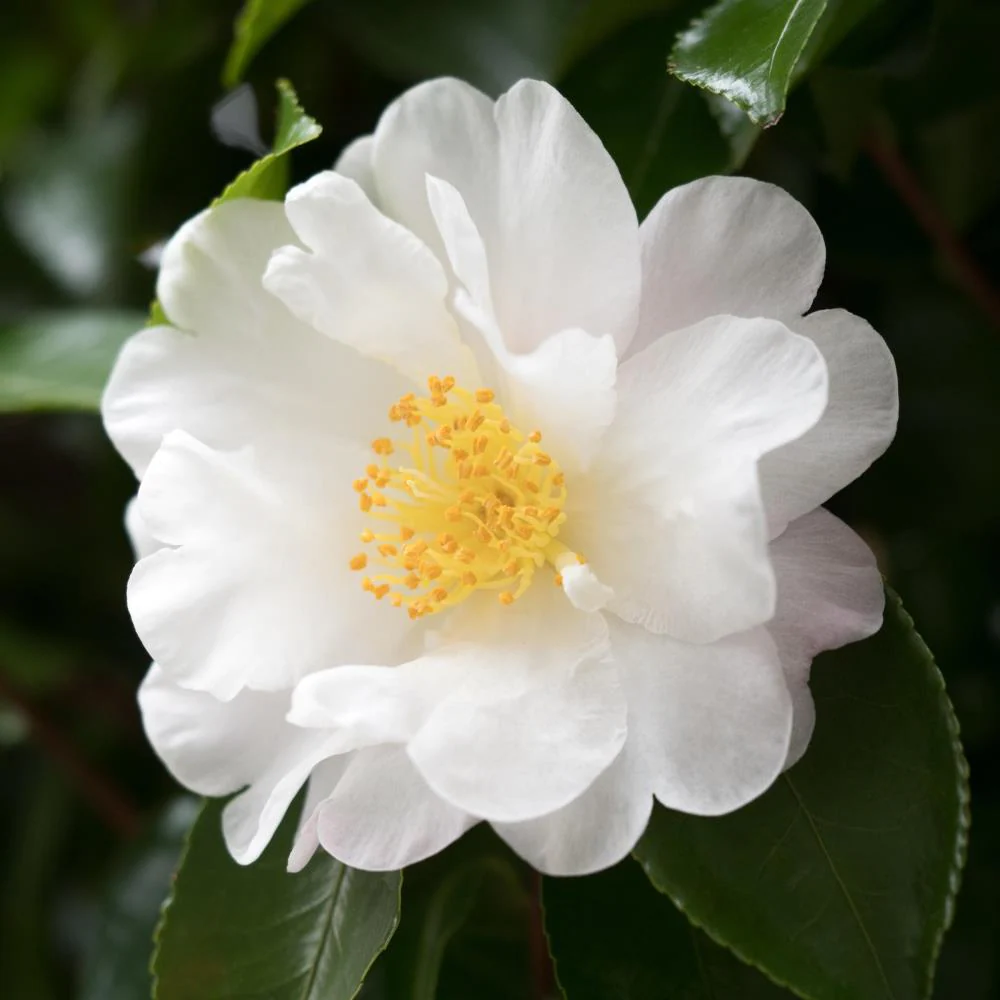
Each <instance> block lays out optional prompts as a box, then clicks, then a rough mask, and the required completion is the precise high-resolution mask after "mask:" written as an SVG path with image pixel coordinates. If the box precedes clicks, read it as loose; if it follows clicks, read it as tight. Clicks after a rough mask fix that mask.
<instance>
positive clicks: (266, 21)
mask: <svg viewBox="0 0 1000 1000" xmlns="http://www.w3.org/2000/svg"><path fill="white" fill-rule="evenodd" d="M307 3H309V0H247V2H246V3H245V4H244V6H243V9H242V10H241V11H240V14H239V17H237V18H236V25H235V28H234V31H233V35H234V37H233V44H232V46H231V47H230V49H229V55H227V56H226V68H225V70H224V71H223V74H222V82H223V83H224V84H225V85H226V86H227V87H235V86H236V84H237V83H239V82H240V80H242V79H243V74H244V73H245V72H246V68H247V66H249V65H250V63H251V61H252V60H253V57H254V56H255V55H256V54H257V53H258V52H259V51H260V49H261V48H262V47H263V45H264V43H265V42H266V41H267V40H268V39H269V38H270V37H271V36H272V35H273V34H274V33H275V32H276V31H277V30H278V29H279V28H280V27H281V26H282V25H283V24H284V23H285V22H286V21H287V20H288V19H289V18H290V17H291V16H292V15H293V14H296V13H298V11H299V10H301V9H302V8H303V7H304V6H305V5H306V4H307Z"/></svg>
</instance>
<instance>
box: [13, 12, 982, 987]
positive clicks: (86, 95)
mask: <svg viewBox="0 0 1000 1000" xmlns="http://www.w3.org/2000/svg"><path fill="white" fill-rule="evenodd" d="M699 6H700V5H699V4H698V3H689V2H687V0H621V2H617V3H605V2H601V0H589V2H585V0H551V2H542V0H538V2H535V0H506V2H504V0H494V2H491V0H468V2H461V0H433V2H425V3H423V4H419V5H414V4H407V3H405V2H403V0H377V2H376V0H322V2H316V3H312V4H308V5H306V6H305V7H304V9H303V10H302V11H301V12H300V13H299V14H297V15H296V16H295V18H294V19H292V20H291V21H289V23H288V24H287V25H286V26H285V27H284V28H282V29H281V30H280V31H279V32H278V34H277V35H275V37H274V39H273V40H272V41H271V42H270V43H269V44H268V45H267V46H266V47H265V48H264V49H263V50H262V52H261V53H260V54H259V56H258V57H257V58H256V59H255V60H254V62H253V64H252V66H251V69H250V72H249V80H250V81H251V83H252V84H253V85H254V88H255V91H256V93H257V95H258V97H259V99H260V102H261V122H262V125H261V128H262V131H263V133H264V135H265V138H266V137H267V136H268V134H269V133H268V130H269V128H270V124H269V123H270V121H271V120H272V119H271V111H272V110H273V105H274V89H273V81H274V79H275V78H276V77H278V76H288V77H289V78H291V79H292V80H293V81H294V83H295V85H296V88H297V90H298V93H299V97H300V99H301V101H302V103H303V105H304V107H305V108H306V109H307V111H308V112H309V113H310V114H312V115H313V116H314V117H315V118H317V119H318V120H319V121H320V122H321V123H322V124H323V126H324V130H325V131H324V133H323V135H322V137H321V138H320V139H319V140H318V141H316V142H314V143H311V144H310V145H309V146H307V147H305V148H303V149H302V150H299V151H298V152H297V153H296V154H295V156H294V172H295V175H296V177H304V176H307V175H308V174H310V173H312V172H314V171H316V170H318V169H322V168H323V167H326V166H328V165H329V164H330V163H331V162H332V161H333V159H334V158H335V156H336V155H337V153H338V151H339V150H340V148H341V147H342V146H343V145H344V144H345V142H347V141H348V140H349V139H351V138H353V137H354V136H356V135H358V134H360V133H362V132H366V131H369V130H370V129H371V127H372V126H373V124H374V122H375V120H376V118H377V116H378V113H379V111H380V110H381V108H382V107H384V105H385V104H386V103H387V102H388V101H389V100H390V99H391V98H392V97H393V96H394V95H396V94H397V93H398V92H400V90H402V89H403V88H404V87H405V86H406V85H408V84H409V83H410V82H412V81H414V80H416V79H419V78H423V77H426V76H431V75H437V74H439V73H443V72H454V73H456V74H459V75H463V76H465V77H467V78H470V79H471V80H472V81H473V82H475V83H477V84H479V85H480V86H482V87H483V88H484V89H486V90H488V91H491V92H494V93H496V92H498V91H499V90H500V89H501V88H503V87H504V86H505V85H506V84H507V83H509V82H511V81H512V80H513V79H515V78H517V77H519V76H523V75H540V76H545V77H547V78H549V79H553V80H554V81H556V82H557V83H558V84H559V85H560V86H561V87H562V88H563V90H564V91H565V92H566V94H567V95H568V96H569V97H570V99H571V100H573V101H574V103H575V104H576V105H577V107H578V108H579V110H580V111H581V112H582V113H583V115H584V116H585V117H586V118H587V119H588V121H590V122H591V124H592V125H593V126H594V127H595V128H596V129H597V130H598V131H599V132H600V134H601V135H602V137H603V138H604V139H605V142H606V143H607V145H608V147H609V148H610V149H611V151H612V153H613V154H614V155H615V157H616V158H617V160H618V162H619V165H620V167H621V169H622V172H623V175H624V176H625V178H626V181H627V182H628V183H629V185H630V188H631V189H632V191H633V195H634V197H635V199H636V202H637V205H638V207H639V210H640V213H641V214H642V213H644V212H645V211H647V210H648V209H649V207H650V206H651V205H652V204H653V203H654V202H655V200H656V199H657V198H658V197H659V195H660V194H661V193H662V192H663V191H664V190H666V189H667V188H668V187H670V186H672V185H674V184H677V183H681V182H683V181H685V180H688V179H691V178H693V177H696V176H700V175H702V174H705V173H711V172H720V171H724V170H728V169H733V168H734V167H737V168H739V169H741V170H743V171H745V172H746V173H749V174H751V175H753V176H756V177H760V178H764V179H767V180H771V181H774V182H775V183H778V184H781V185H782V186H784V187H785V188H787V189H788V190H789V191H791V192H792V193H793V194H794V195H795V196H796V197H798V198H799V199H800V200H802V201H803V202H804V203H805V204H806V205H807V206H808V207H809V209H810V210H811V211H812V212H813V214H814V215H815V216H816V218H817V220H818V221H819V224H820V226H821V228H822V230H823V232H824V234H825V236H826V239H827V245H828V251H829V264H828V270H827V277H826V282H825V284H824V287H823V290H822V293H821V300H820V303H819V304H820V305H839V306H844V307H846V308H849V309H851V310H852V311H854V312H857V313H860V314H861V315H863V316H865V317H866V318H868V319H869V320H870V321H871V322H872V323H873V324H874V325H875V326H876V328H877V329H879V330H880V332H882V333H883V335H884V336H885V337H886V339H887V340H888V342H889V345H890V347H891V348H892V350H893V352H894V354H895V357H896V360H897V364H898V367H899V377H900V387H901V398H902V415H901V421H900V428H899V435H898V438H897V440H896V443H895V445H894V446H893V448H892V449H891V451H890V452H889V454H888V455H887V456H886V457H885V458H884V459H883V460H882V461H881V462H880V463H879V464H878V465H877V466H876V467H875V468H874V469H873V470H872V471H871V472H870V473H869V474H868V475H867V476H866V477H864V479H863V480H862V481H860V482H858V483H856V484H854V485H853V486H852V487H850V489H848V490H847V491H845V492H844V493H843V494H842V495H841V496H840V497H838V498H837V499H836V501H835V502H834V504H833V507H834V509H835V510H836V511H837V512H838V513H840V514H841V515H842V516H843V517H845V518H846V519H847V520H848V521H849V522H850V523H851V524H853V525H854V526H855V527H856V528H857V529H858V530H859V531H861V532H862V533H863V534H864V535H865V536H866V538H867V539H868V540H869V541H870V542H871V544H872V545H873V547H874V548H875V549H876V551H877V552H878V554H879V557H880V560H881V563H882V566H883V569H884V571H885V573H886V575H887V576H888V577H889V579H890V580H891V581H892V583H893V585H894V586H895V588H896V589H897V590H898V591H899V592H900V593H901V595H902V597H903V599H904V601H905V602H906V604H907V606H908V609H909V611H910V612H911V614H912V615H913V617H914V619H915V620H916V624H917V627H918V628H919V629H920V630H921V632H922V634H923V636H924V637H925V639H926V640H927V642H928V644H929V645H930V647H931V648H932V649H933V650H934V651H935V653H936V655H937V658H938V661H939V664H940V666H941V668H942V670H943V671H944V673H945V676H946V678H947V681H948V684H949V688H950V692H951V696H952V699H953V701H954V703H955V706H956V710H957V713H958V716H959V718H960V721H961V724H962V728H963V733H964V739H965V745H966V750H967V754H968V757H969V761H970V764H971V767H972V790H973V829H972V839H971V853H970V858H969V864H968V868H967V870H966V876H965V885H964V889H963V892H962V894H961V896H960V900H959V907H958V911H957V917H956V922H955V926H954V928H953V930H952V932H951V933H950V935H949V937H948V939H947V941H946V945H945V950H944V953H943V956H942V961H941V968H940V974H939V977H938V986H937V990H936V993H935V996H936V997H939V998H941V1000H986V998H988V997H996V996H1000V783H998V781H997V777H996V770H995V767H996V761H997V759H998V748H1000V570H998V562H1000V406H998V403H997V391H998V386H1000V304H998V303H1000V298H998V294H997V292H996V289H997V288H998V287H1000V75H998V74H997V72H996V57H995V45H996V39H997V38H998V37H1000V5H997V4H996V3H995V2H993V0H939V2H937V3H934V2H932V0H883V2H869V3H853V4H848V3H840V4H832V5H831V11H832V15H831V16H834V15H836V16H837V17H840V18H843V19H846V20H844V21H843V23H845V24H848V25H849V28H850V30H848V31H846V33H845V36H844V37H843V38H842V39H840V40H839V41H838V40H836V39H835V38H834V41H833V42H832V43H831V45H830V46H829V49H828V51H826V52H824V53H822V54H821V55H820V56H819V57H817V59H816V62H815V65H814V66H813V67H812V69H811V71H810V72H809V73H808V74H807V75H806V76H805V78H804V79H803V80H802V81H801V82H800V84H799V85H798V86H797V88H796V89H795V90H794V92H793V94H792V96H791V98H790V102H789V106H788V110H787V113H786V115H785V117H784V118H783V119H782V121H781V122H780V123H779V124H778V125H777V126H776V127H774V128H772V129H770V130H768V131H767V132H765V133H763V134H762V135H760V136H759V138H757V141H756V143H755V144H754V145H753V147H752V150H751V151H750V152H749V156H748V157H747V158H746V161H745V163H741V162H739V161H741V160H742V155H741V154H742V153H743V152H744V150H743V148H742V146H741V142H742V141H743V140H745V139H746V136H747V135H750V136H751V138H752V137H753V136H752V134H751V133H748V132H747V129H746V127H745V126H742V125H741V126H740V129H739V131H738V133H737V135H736V137H735V144H734V141H733V140H732V139H731V138H729V137H727V135H726V134H725V132H724V131H720V128H719V126H718V125H717V120H716V118H715V117H714V116H713V110H712V108H711V107H710V104H709V102H707V101H706V99H705V97H704V95H703V94H701V93H700V92H698V91H696V90H694V89H693V88H690V87H688V86H686V85H683V84H681V83H679V82H678V81H676V80H672V79H670V78H669V77H668V76H667V75H666V72H665V61H666V56H667V53H668V51H669V49H670V45H671V42H672V39H673V36H674V34H675V33H676V32H677V31H678V30H679V29H680V28H682V27H683V26H684V25H685V24H686V23H687V21H688V20H689V19H690V17H691V16H692V15H693V14H694V13H697V11H698V8H699ZM238 8H239V5H238V4H237V3H236V2H235V0H226V2H221V0H220V2H214V3H204V2H200V0H162V2H156V0H131V2H127V0H119V2H112V0H35V2H27V0H10V2H7V3H4V4H3V5H2V6H0V376H2V373H3V370H4V366H5V364H7V363H9V357H10V353H9V352H10V351H11V350H12V349H13V348H12V346H11V345H14V344H15V343H16V342H17V337H18V336H20V335H22V332H23V329H24V327H25V324H29V323H37V322H39V316H40V315H43V314H44V317H49V316H50V315H51V314H52V313H53V312H54V311H58V312H59V313H60V315H65V316H69V317H71V318H73V317H79V316H81V315H83V316H85V317H86V316H93V315H94V310H112V311H114V312H115V313H116V314H117V313H118V312H119V311H121V310H131V311H133V312H134V313H135V316H136V317H137V319H136V320H135V322H136V323H138V324H140V325H141V322H142V313H143V312H144V310H145V308H146V306H147V304H148V302H149V300H150V298H151V297H152V287H153V272H152V271H151V270H150V269H149V267H148V266H146V265H144V264H143V263H142V255H143V252H144V251H146V250H147V249H148V248H149V247H150V246H153V245H154V244H156V243H157V241H159V240H161V239H163V238H164V237H165V236H167V235H169V234H170V233H171V232H172V231H173V230H174V229H175V228H176V227H177V226H178V224H179V223H180V222H182V221H183V220H184V219H185V218H186V217H188V216H190V215H192V214H193V213H195V212H196V211H198V210H200V209H201V208H202V207H204V206H205V205H206V204H208V202H209V201H210V200H211V199H212V198H213V197H214V196H215V195H216V194H218V193H219V192H220V191H221V190H222V188H223V187H224V186H225V184H226V183H227V182H228V181H229V180H231V179H232V177H233V176H235V174H236V173H237V172H238V171H239V170H241V169H243V168H244V167H245V166H246V165H247V164H248V163H249V162H250V160H251V158H252V157H251V154H249V153H247V152H244V151H241V150H239V149H234V148H230V147H226V146H224V145H222V144H221V143H220V142H219V141H218V140H217V139H216V138H215V136H214V135H213V133H212V130H211V128H210V115H211V110H212V107H213V105H214V104H215V103H216V102H217V101H218V100H219V99H220V97H221V96H222V95H223V92H224V91H223V87H222V85H221V83H220V72H221V67H222V66H223V64H224V62H225V58H226V53H227V50H228V47H229V45H230V42H231V39H232V26H233V20H234V17H235V16H236V14H237V12H238ZM852 11H854V12H855V13H857V14H858V16H857V17H854V14H852V13H851V12H852ZM855 22H856V23H855ZM715 111H716V112H717V111H718V108H717V107H716V108H715ZM734 120H735V121H737V122H739V119H734ZM131 321H132V320H131V319H130V317H128V316H126V317H125V322H126V323H128V322H131ZM72 329H75V328H72ZM87 330H88V327H87V326H86V324H83V325H81V326H80V327H79V331H78V334H76V335H77V336H78V337H79V338H80V344H81V350H83V348H84V347H85V346H86V338H87V336H88V333H87ZM67 336H68V339H67V340H65V341H62V342H61V344H62V348H61V349H64V350H66V352H67V355H66V356H67V363H68V364H72V363H74V362H73V360H72V359H73V354H72V351H71V350H70V348H71V346H72V343H73V336H74V334H73V333H72V330H71V333H70V334H69V335H67ZM5 358H6V359H7V360H5ZM132 489H133V486H132V482H131V477H130V474H129V472H128V471H127V469H126V468H125V466H124V464H123V463H122V462H121V461H120V460H119V459H118V458H117V457H116V455H115V454H114V452H113V451H112V449H111V447H110V445H109V444H108V443H107V442H106V440H105V439H104V437H103V434H102V431H101V428H100V424H99V421H98V419H97V418H96V417H95V416H93V415H89V414H72V413H44V414H40V413H35V414H31V413H19V412H9V413H6V414H4V413H0V995H3V996H4V997H9V998H12V1000H56V998H63V997H82V998H84V1000H88V998H102V1000H113V998H122V1000H124V998H132V997H135V998H138V997H144V996H146V995H148V993H147V991H148V985H147V980H145V978H144V976H145V973H144V968H145V962H146V958H147V955H148V947H149V945H148V941H149V933H150V930H151V927H152V923H153V921H154V920H155V913H156V907H157V905H158V902H159V899H160V898H162V896H163V893H164V891H165V887H166V884H167V878H168V875H169V872H170V870H171V868H172V866H173V863H174V859H175V857H176V852H177V849H178V848H177V844H178V831H183V830H184V829H185V828H186V825H187V823H188V822H189V821H190V816H191V807H190V806H189V804H187V803H186V802H185V801H184V800H179V801H178V799H177V790H176V788H175V787H174V786H173V784H172V783H171V781H170V779H169V778H168V777H167V775H166V774H165V772H164V771H163V769H162V768H161V767H160V765H159V764H158V762H157V760H156V759H155V757H154V756H153V754H152V752H151V751H150V749H149V748H148V747H147V745H146V743H145V741H144V738H143V735H142V731H141V728H140V725H139V720H138V715H137V712H136V708H135V705H134V691H135V688H136V686H137V684H138V682H139V680H140V678H141V676H142V673H143V672H144V670H145V668H146V658H145V655H144V653H143V651H142V649H141V647H140V645H139V643H138V642H137V640H136V638H135V636H134V635H133V633H132V630H131V627H130V624H129V621H128V617H127V614H126V611H125V606H124V585H125V580H126V578H127V576H128V573H129V570H130V566H131V555H130V552H129V549H128V545H127V542H126V540H125V537H124V534H123V531H122V526H121V514H122V509H123V507H124V504H125V502H126V500H127V498H128V497H129V495H130V493H131V492H132ZM850 752H851V748H850V747H844V753H845V754H849V753H850ZM164 810H166V811H164ZM123 942H124V945H123ZM112 944H114V945H115V946H116V947H119V948H120V947H123V946H124V947H126V948H131V949H132V952H133V953H134V961H132V962H131V963H124V964H122V963H117V964H116V965H115V967H114V968H113V969H109V968H108V967H107V965H106V964H104V963H102V962H101V960H100V956H101V954H102V949H103V948H107V947H110V946H111V945H112Z"/></svg>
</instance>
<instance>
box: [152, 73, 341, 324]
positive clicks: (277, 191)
mask: <svg viewBox="0 0 1000 1000" xmlns="http://www.w3.org/2000/svg"><path fill="white" fill-rule="evenodd" d="M277 87H278V116H277V123H276V126H275V130H274V142H273V143H272V144H271V152H269V153H267V154H266V155H264V156H262V157H261V158H260V159H259V160H257V161H256V162H255V163H254V164H253V165H252V166H250V167H248V168H247V169H246V170H244V171H243V173H241V174H240V175H239V177H237V178H236V180H234V181H232V183H230V184H229V185H227V187H226V189H225V190H224V191H223V192H222V194H220V195H219V197H218V198H216V199H215V201H213V202H212V204H213V205H219V204H221V203H222V202H224V201H230V200H231V199H233V198H262V199H264V200H265V201H281V199H282V198H284V197H285V192H286V191H287V190H288V175H289V168H288V154H289V153H290V152H291V151H292V150H293V149H296V148H297V147H299V146H303V145H305V143H307V142H312V140H313V139H315V138H316V137H317V136H319V134H320V133H321V132H322V131H323V127H322V126H321V125H319V124H318V123H317V122H316V119H315V118H310V117H309V115H307V114H306V113H305V111H303V110H302V105H301V104H299V99H298V96H297V95H296V93H295V88H294V87H293V86H292V85H291V83H289V82H288V80H279V81H278V83H277ZM169 322H170V320H169V318H168V317H167V314H166V313H165V312H164V311H163V307H162V306H161V305H160V303H159V302H158V301H154V302H153V303H152V304H151V305H150V307H149V318H148V320H147V322H146V325H147V326H160V325H162V324H166V323H169Z"/></svg>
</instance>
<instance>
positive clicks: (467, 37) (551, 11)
mask: <svg viewBox="0 0 1000 1000" xmlns="http://www.w3.org/2000/svg"><path fill="white" fill-rule="evenodd" d="M577 6H578V5H577V4H576V3H575V2H574V0H547V2H546V3H539V2H538V0H424V2H422V3H419V4H415V3H412V2H411V0H365V2H364V3H341V4H338V5H337V6H336V8H335V11H336V14H335V16H336V18H337V21H338V23H339V25H340V27H341V30H342V31H343V33H344V35H345V37H346V38H347V40H348V41H349V42H350V43H351V44H352V45H353V46H354V47H355V48H357V49H359V50H361V51H362V52H363V53H364V55H365V56H367V57H368V58H369V59H371V60H372V61H373V62H374V63H376V64H377V65H378V66H379V67H380V68H381V69H382V70H383V71H384V72H386V73H387V74H388V75H390V76H392V77H394V78H397V79H398V78H400V77H402V78H403V79H420V78H423V77H428V76H441V75H452V76H458V77H461V78H462V79H464V80H468V81H469V82H470V83H472V84H474V85H475V86H477V87H481V88H482V89H483V90H485V91H487V92H488V93H490V94H493V95H497V94H499V93H500V92H501V91H502V90H506V89H507V87H509V86H511V84H513V83H515V82H516V81H518V80H520V79H521V78H522V77H531V78H533V79H541V80H550V79H552V78H553V77H554V76H555V75H556V73H557V70H558V69H559V68H560V66H561V62H562V54H563V48H564V45H565V40H566V37H567V34H568V33H569V31H570V26H571V25H572V24H573V22H574V14H575V13H576V9H577Z"/></svg>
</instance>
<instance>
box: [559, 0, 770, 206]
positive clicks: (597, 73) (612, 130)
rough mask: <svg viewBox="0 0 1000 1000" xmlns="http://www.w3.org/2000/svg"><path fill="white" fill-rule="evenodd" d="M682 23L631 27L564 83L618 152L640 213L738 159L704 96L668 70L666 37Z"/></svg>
mask: <svg viewBox="0 0 1000 1000" xmlns="http://www.w3.org/2000/svg"><path fill="white" fill-rule="evenodd" d="M681 23H683V21H681V20H680V19H679V18H677V17H674V18H670V17H657V18H653V19H646V20H643V21H641V22H639V23H637V24H633V25H631V26H629V27H628V28H626V29H625V30H623V31H621V32H620V33H619V34H617V35H615V37H614V38H613V39H612V40H611V41H610V42H608V43H607V44H604V45H601V46H599V47H598V48H596V49H595V50H594V51H593V52H592V53H590V54H589V55H587V56H586V57H584V58H583V59H581V60H580V61H579V63H578V64H577V65H576V66H575V67H574V68H573V70H572V71H571V72H570V73H569V74H568V75H567V76H566V79H565V80H564V81H563V83H562V84H561V89H562V90H563V92H564V93H565V94H566V96H567V98H568V99H569V100H570V102H571V103H572V104H573V105H574V107H576V108H577V110H578V111H579V112H580V114H581V115H583V117H584V118H585V119H586V121H587V123H588V124H589V125H590V126H591V128H593V129H594V131H595V132H597V134H598V135H599V136H600V137H601V141H602V142H603V143H604V145H605V146H606V147H607V148H608V152H610V153H611V155H612V156H613V157H614V159H615V163H617V164H618V169H619V170H620V171H621V174H622V177H623V178H624V180H625V183H626V185H627V186H628V189H629V192H630V194H631V195H632V200H633V201H634V202H635V206H636V209H637V211H638V213H639V217H640V218H642V217H643V216H644V215H645V214H646V213H647V212H648V211H649V209H650V208H652V207H653V205H655V204H656V202H657V201H658V200H659V199H660V197H661V196H662V195H663V194H664V193H666V192H667V191H668V190H669V189H670V188H672V187H675V186H676V185H678V184H683V183H685V182H686V181H690V180H694V179H695V178H696V177H702V176H704V175H705V174H714V173H722V172H724V171H726V170H728V169H730V167H731V165H732V156H731V153H730V149H729V148H728V146H727V142H726V140H725V138H724V137H723V136H722V135H721V134H720V130H719V128H718V127H717V125H716V123H715V122H714V121H713V119H712V115H711V113H710V112H709V108H708V106H707V105H706V103H705V101H704V99H703V97H704V95H702V94H700V93H698V92H697V91H695V90H692V89H691V88H690V87H685V86H684V85H683V84H682V83H680V82H679V81H678V80H674V79H671V78H670V77H669V76H667V75H666V74H665V73H664V72H663V37H664V35H666V34H669V33H670V32H672V31H676V30H677V28H678V27H679V25H680V24H681ZM738 113H740V112H738ZM740 114H741V117H744V120H745V116H742V113H740ZM750 128H752V129H753V131H754V132H757V131H759V130H758V129H756V128H754V127H753V126H750Z"/></svg>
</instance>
